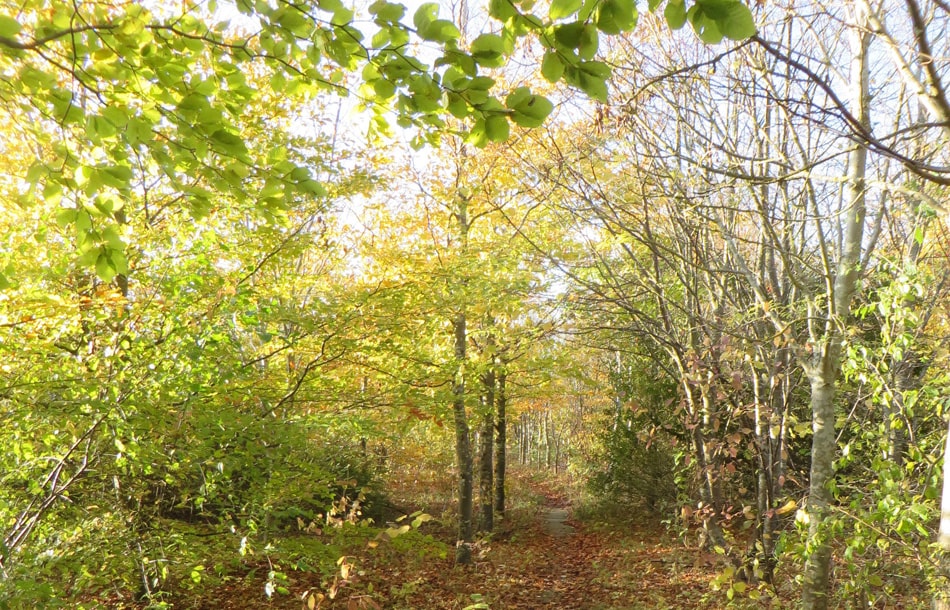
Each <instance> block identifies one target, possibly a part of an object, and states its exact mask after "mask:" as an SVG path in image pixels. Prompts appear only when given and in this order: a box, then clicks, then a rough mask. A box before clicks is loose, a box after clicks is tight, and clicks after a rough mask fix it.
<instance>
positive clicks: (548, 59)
mask: <svg viewBox="0 0 950 610" xmlns="http://www.w3.org/2000/svg"><path fill="white" fill-rule="evenodd" d="M563 75H564V62H563V61H561V57H560V55H558V53H557V52H555V51H549V52H547V53H545V54H544V59H542V60H541V76H543V77H544V78H545V79H547V80H548V81H549V82H552V83H556V82H557V81H559V80H561V77H562V76H563Z"/></svg>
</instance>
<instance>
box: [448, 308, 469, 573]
mask: <svg viewBox="0 0 950 610" xmlns="http://www.w3.org/2000/svg"><path fill="white" fill-rule="evenodd" d="M453 326H454V330H455V359H456V360H457V361H458V370H457V371H456V374H455V386H454V387H453V394H454V400H453V403H452V410H453V413H454V416H455V456H456V461H457V462H458V475H459V487H458V499H459V527H458V540H457V542H456V548H455V561H456V563H472V547H471V542H472V446H471V439H470V438H469V429H468V416H467V415H466V413H465V340H466V337H465V314H464V313H460V314H458V315H457V316H456V317H455V321H454V322H453Z"/></svg>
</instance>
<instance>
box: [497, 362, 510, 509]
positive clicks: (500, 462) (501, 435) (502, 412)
mask: <svg viewBox="0 0 950 610" xmlns="http://www.w3.org/2000/svg"><path fill="white" fill-rule="evenodd" d="M507 376H508V375H507V373H505V371H504V370H502V371H499V373H498V388H497V394H496V395H495V411H496V413H495V512H496V513H498V514H499V515H504V514H505V469H506V468H507V456H506V453H505V452H506V444H505V443H506V435H507V433H508V432H507V427H508V413H507V408H508V396H507V395H506V394H505V381H506V378H507Z"/></svg>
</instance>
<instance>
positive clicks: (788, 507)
mask: <svg viewBox="0 0 950 610" xmlns="http://www.w3.org/2000/svg"><path fill="white" fill-rule="evenodd" d="M797 508H798V504H797V503H796V502H795V500H789V501H788V502H786V503H785V505H784V506H782V507H781V508H776V509H775V514H776V515H784V514H786V513H790V512H792V511H793V510H795V509H797Z"/></svg>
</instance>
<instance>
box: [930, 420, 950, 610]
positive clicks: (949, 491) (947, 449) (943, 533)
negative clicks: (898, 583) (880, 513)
mask: <svg viewBox="0 0 950 610" xmlns="http://www.w3.org/2000/svg"><path fill="white" fill-rule="evenodd" d="M937 546H938V547H939V548H940V552H941V553H942V556H941V557H940V559H939V561H940V571H941V573H942V576H943V577H944V579H945V582H946V579H947V578H948V577H950V422H948V430H947V440H946V443H945V444H944V449H943V495H942V497H941V499H940V530H939V533H938V535H937ZM933 608H934V610H950V591H948V590H947V587H946V585H945V586H944V587H943V590H941V591H938V592H937V594H936V595H935V596H934V600H933Z"/></svg>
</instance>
